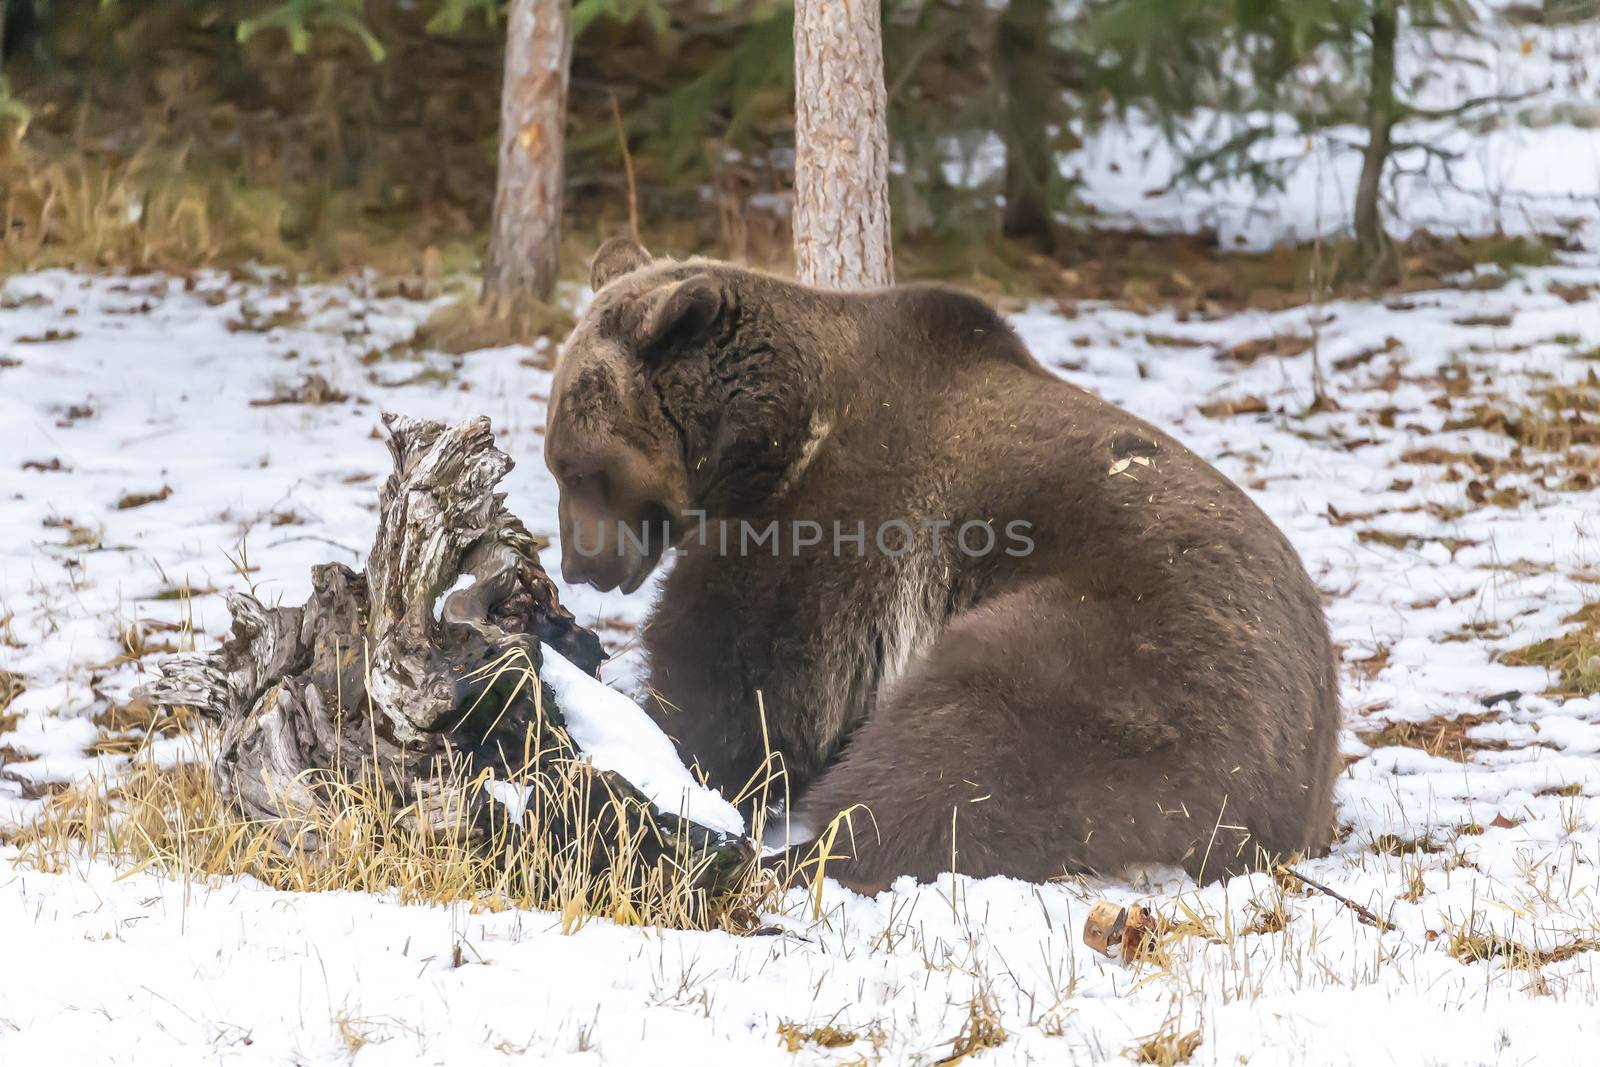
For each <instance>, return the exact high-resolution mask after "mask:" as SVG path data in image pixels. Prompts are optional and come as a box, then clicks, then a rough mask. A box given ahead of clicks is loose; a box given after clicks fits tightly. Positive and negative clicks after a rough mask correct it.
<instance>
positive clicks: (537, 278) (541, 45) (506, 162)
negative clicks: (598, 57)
mask: <svg viewBox="0 0 1600 1067" xmlns="http://www.w3.org/2000/svg"><path fill="white" fill-rule="evenodd" d="M570 6H571V5H570V3H569V0H512V3H511V11H510V16H509V17H508V18H507V20H506V58H505V74H504V82H503V85H502V88H501V93H500V158H499V166H498V169H497V171H496V176H495V194H494V219H493V221H492V222H491V224H490V234H489V254H488V257H487V258H486V259H485V260H484V265H483V296H484V299H486V300H491V301H513V302H514V301H518V300H523V299H526V298H528V297H533V298H535V299H538V300H547V299H549V297H550V295H551V294H552V293H553V292H554V291H555V284H556V269H557V251H558V248H559V246H560V243H561V193H562V183H563V175H564V173H565V168H564V165H563V150H564V149H563V146H564V143H565V132H566V119H567V75H568V68H569V67H570V65H571V59H572V33H571V28H570V23H569V18H570V10H569V9H570Z"/></svg>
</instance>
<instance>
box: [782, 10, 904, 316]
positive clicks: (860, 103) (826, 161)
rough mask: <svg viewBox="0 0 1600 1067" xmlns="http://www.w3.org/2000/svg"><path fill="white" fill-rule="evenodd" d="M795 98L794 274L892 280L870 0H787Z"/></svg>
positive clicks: (859, 282) (869, 282)
mask: <svg viewBox="0 0 1600 1067" xmlns="http://www.w3.org/2000/svg"><path fill="white" fill-rule="evenodd" d="M794 97H795V159H794V247H795V272H796V274H797V276H798V277H799V279H800V280H801V281H802V282H805V283H806V284H808V285H820V286H826V287H829V288H834V289H870V288H877V287H881V286H886V285H892V284H893V283H894V257H893V253H892V250H891V246H890V230H889V133H888V127H887V125H886V115H887V111H888V104H887V101H886V99H885V95H884V85H883V38H882V31H881V28H880V26H879V14H878V4H877V2H876V0H796V3H795V6H794Z"/></svg>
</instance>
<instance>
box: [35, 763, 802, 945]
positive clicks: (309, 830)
mask: <svg viewBox="0 0 1600 1067" xmlns="http://www.w3.org/2000/svg"><path fill="white" fill-rule="evenodd" d="M144 751H146V752H147V751H148V750H147V749H146V750H144ZM210 765H211V761H210V760H209V759H203V760H201V761H200V762H196V763H183V764H179V765H177V766H174V767H167V768H163V767H159V766H157V765H156V764H155V763H154V762H153V761H152V760H151V759H150V758H148V756H147V755H144V754H140V755H137V756H136V757H135V759H134V761H133V763H132V766H131V767H130V768H129V769H128V771H127V772H125V773H124V774H123V775H121V776H120V777H118V778H117V779H116V780H114V781H112V782H109V783H100V782H88V783H84V784H81V785H78V786H74V787H72V788H69V789H67V790H65V791H63V792H61V793H59V794H57V795H55V796H53V797H51V798H49V800H48V801H47V802H46V803H45V805H44V807H43V809H42V810H41V812H40V813H39V814H38V815H37V816H36V817H35V818H34V819H33V820H32V822H31V823H29V824H28V825H26V826H24V827H23V828H22V829H21V830H20V831H18V832H17V834H16V835H15V836H14V839H13V841H12V844H14V845H16V846H17V847H18V848H19V850H20V853H21V860H22V862H24V863H27V864H29V865H30V866H32V867H34V868H36V869H38V870H41V871H47V872H58V871H62V870H65V869H69V868H71V867H73V866H74V865H76V864H79V863H82V862H84V861H86V860H91V859H100V860H108V861H111V862H113V863H116V864H118V865H120V866H123V867H125V868H126V869H127V870H129V871H141V870H156V871H160V872H162V873H164V874H167V875H169V876H171V877H174V878H181V879H186V880H192V881H202V882H205V881H213V880H216V879H222V878H236V877H241V876H249V877H252V878H255V879H258V880H260V881H261V882H263V883H265V884H266V885H268V886H271V887H273V888H275V889H280V890H287V891H293V892H323V891H335V890H346V891H360V892H374V893H388V894H392V895H394V896H395V897H396V898H397V899H398V900H400V901H402V902H405V903H420V904H443V903H454V902H466V903H468V904H470V905H471V906H473V907H475V908H483V909H486V910H501V909H505V908H537V909H543V910H548V911H553V912H556V913H557V914H559V915H560V917H561V927H562V930H563V931H564V932H567V933H570V932H573V931H575V930H577V929H579V928H580V927H582V926H583V924H584V923H585V922H586V921H587V920H588V919H589V918H590V917H593V916H603V917H605V918H609V919H612V920H614V921H617V922H620V923H627V924H638V925H649V926H668V927H675V928H680V929H722V930H729V931H732V932H748V931H749V930H750V929H752V928H754V927H755V926H756V925H758V917H759V915H760V914H761V912H762V910H763V909H764V908H765V907H766V906H767V905H768V903H769V902H771V901H773V900H774V899H775V898H774V895H775V894H776V893H777V892H778V891H779V890H780V889H781V886H780V883H779V881H778V879H777V877H776V876H775V875H774V874H773V873H772V872H770V871H759V870H745V871H737V872H734V873H733V874H731V875H722V876H720V877H716V878H713V877H711V875H712V874H713V873H714V872H713V871H712V864H713V860H714V857H712V856H709V855H691V854H686V853H684V852H682V851H681V850H680V851H679V853H678V854H675V855H669V856H666V857H663V858H661V859H659V860H653V859H651V858H649V852H648V850H646V849H644V848H643V847H642V846H643V844H644V835H645V832H646V830H645V827H644V820H643V819H642V818H639V817H638V816H639V815H640V814H642V813H640V812H638V811H637V810H636V809H637V805H638V802H637V801H632V800H628V799H624V798H621V797H617V796H615V795H613V796H612V797H611V798H610V800H609V801H608V802H603V803H602V805H601V807H602V809H604V810H587V809H588V807H589V805H590V804H591V800H590V798H591V797H592V796H593V795H594V793H593V791H592V790H591V789H589V788H587V777H588V776H589V775H590V774H591V771H590V770H589V768H588V767H587V765H585V764H583V763H581V762H579V761H576V760H569V761H565V762H560V763H557V764H555V765H554V769H553V770H552V769H551V767H550V766H546V768H545V769H544V770H543V771H542V772H541V773H540V774H539V775H537V776H530V777H529V781H530V782H532V783H534V784H535V789H534V791H533V793H532V795H530V797H529V800H528V808H527V816H526V820H525V822H524V823H519V824H512V823H511V822H510V821H509V819H501V820H499V821H497V822H496V824H495V825H494V826H493V828H492V829H490V830H488V831H487V832H485V831H484V830H483V829H482V826H481V824H480V826H479V830H478V832H477V834H476V835H475V834H474V833H473V832H472V831H471V830H470V829H469V825H468V820H467V819H466V817H465V813H464V812H462V813H460V815H459V817H457V818H454V819H448V820H446V825H449V826H451V827H453V828H454V829H452V830H449V831H446V832H439V831H437V830H433V829H430V828H429V827H430V822H429V820H428V819H424V818H418V817H417V816H418V814H419V813H418V812H417V811H415V810H414V809H413V808H397V807H396V806H395V805H394V804H393V803H392V802H391V799H390V798H389V797H388V795H387V793H386V789H385V787H384V786H382V785H381V784H379V783H374V782H373V781H370V780H369V781H361V782H348V781H343V780H339V779H337V778H336V777H335V776H326V777H327V780H325V781H321V782H317V783H311V782H309V781H308V782H307V783H306V785H307V788H308V789H310V790H311V792H312V793H313V795H314V796H315V798H316V800H315V802H314V803H313V804H311V805H310V806H309V808H308V809H307V810H306V814H305V815H304V817H302V818H295V819H267V820H263V819H254V820H252V819H247V818H245V817H243V816H242V815H241V814H240V813H239V812H238V811H237V810H235V808H234V807H232V806H231V805H230V804H229V803H227V801H226V800H225V799H224V797H223V795H222V793H221V792H220V791H219V789H218V785H217V781H216V778H215V777H214V775H213V773H212V771H211V770H210ZM483 784H484V782H483V778H482V777H480V778H479V779H474V780H472V781H464V780H461V779H455V780H452V781H448V782H441V783H439V787H440V788H439V792H440V794H441V795H447V796H457V797H459V796H465V795H467V792H466V791H467V790H470V789H481V788H483ZM558 822H559V823H561V824H562V825H564V826H565V827H567V829H568V832H567V833H564V834H562V835H560V836H559V837H558V836H556V835H552V834H550V833H547V832H545V831H546V829H547V828H548V827H549V826H550V825H552V824H555V823H558ZM286 845H287V846H288V847H285V846H286ZM313 846H314V847H313ZM597 857H598V858H599V859H600V862H595V860H596V858H597Z"/></svg>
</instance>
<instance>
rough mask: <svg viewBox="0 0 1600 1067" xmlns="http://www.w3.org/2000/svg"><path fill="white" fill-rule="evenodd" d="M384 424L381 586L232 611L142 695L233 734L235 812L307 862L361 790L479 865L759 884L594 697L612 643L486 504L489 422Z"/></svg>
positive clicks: (633, 716)
mask: <svg viewBox="0 0 1600 1067" xmlns="http://www.w3.org/2000/svg"><path fill="white" fill-rule="evenodd" d="M384 424H385V426H386V427H387V428H388V430H389V441H388V444H389V450H390V452H391V453H392V454H393V456H394V473H393V474H391V475H390V476H389V479H388V481H387V483H386V484H385V485H384V487H383V491H382V494H381V497H380V509H379V520H378V533H377V538H376V540H375V541H374V543H373V546H372V552H371V554H370V556H369V557H368V560H367V569H366V571H365V573H357V572H355V571H353V570H351V569H350V568H348V567H345V566H343V565H341V564H337V563H329V564H324V565H322V566H319V567H316V568H314V570H313V572H312V587H313V588H312V593H311V598H310V600H308V601H307V602H306V603H305V605H304V606H302V607H267V606H266V605H264V604H262V603H261V602H260V601H258V600H257V599H255V597H253V596H250V595H247V594H245V593H239V592H234V593H229V594H228V595H227V600H228V607H229V610H230V611H231V612H232V615H233V632H232V636H231V637H230V638H229V639H228V640H226V641H224V642H223V645H222V647H221V648H220V649H218V650H217V651H215V652H211V653H205V654H199V653H195V654H186V655H179V656H174V657H171V658H169V659H168V660H167V661H166V662H165V663H163V664H162V666H161V676H160V677H159V678H158V679H157V680H155V681H154V682H152V683H151V684H150V685H149V686H148V687H147V688H146V691H145V693H144V694H143V695H144V696H145V697H146V699H148V700H149V701H150V702H151V703H153V704H157V705H164V706H168V707H176V706H185V707H189V708H193V709H195V710H196V711H198V712H200V713H201V714H202V715H204V716H206V717H207V718H210V719H212V720H214V721H216V722H218V723H219V724H220V725H221V739H220V744H219V748H218V754H217V757H216V763H215V767H214V771H215V776H216V780H217V784H218V788H219V789H220V790H221V792H222V794H223V796H224V798H225V799H226V800H228V801H229V802H230V803H231V804H232V805H234V806H235V807H236V808H237V809H238V810H239V811H240V813H241V814H242V815H243V816H245V817H246V818H248V819H251V820H256V821H260V822H263V823H266V824H268V825H271V826H274V827H276V828H277V830H276V839H277V841H278V844H279V846H280V847H281V848H282V849H284V850H299V851H301V852H304V853H309V854H311V855H312V856H315V855H316V854H317V853H318V852H319V851H325V850H326V849H328V848H330V847H332V846H331V843H330V842H329V841H327V840H325V839H324V835H322V834H321V833H319V831H318V829H317V827H318V826H319V823H318V821H317V820H316V819H314V818H310V817H309V816H311V815H312V813H313V812H314V811H315V810H316V808H317V806H318V805H319V804H322V805H326V804H329V803H333V804H337V803H339V802H340V798H345V799H346V801H347V800H348V797H349V796H350V795H351V791H352V790H358V791H360V795H361V796H362V797H363V798H364V802H366V803H371V802H372V798H373V797H377V798H380V800H379V802H380V803H381V804H382V805H384V806H385V807H386V808H387V809H388V810H389V811H390V812H392V813H393V815H394V817H395V821H396V824H397V825H398V826H399V827H400V828H402V829H403V830H407V831H416V832H419V833H423V834H426V835H429V836H430V839H434V840H441V841H467V842H470V843H471V844H472V845H473V846H474V847H482V848H485V849H498V848H506V847H511V846H515V845H518V844H521V843H526V839H527V835H529V834H539V835H543V839H544V843H547V844H549V845H550V847H552V848H553V849H573V848H576V849H579V850H581V852H582V856H581V862H582V864H583V865H586V866H587V867H588V868H589V869H590V870H592V871H599V870H602V869H604V868H605V867H606V866H607V865H608V864H610V863H613V862H620V858H619V856H618V851H619V848H621V849H623V850H625V851H629V852H631V853H632V857H631V858H632V859H633V860H638V859H643V860H645V861H646V862H647V863H653V862H656V861H658V860H665V861H668V862H673V863H677V864H679V865H680V866H683V867H685V868H693V869H695V870H696V871H697V872H698V873H699V876H701V877H707V878H712V879H715V878H717V877H720V876H721V875H724V874H727V873H729V872H731V871H733V870H734V869H736V868H738V867H739V866H741V865H742V864H743V863H744V862H746V861H747V860H748V859H749V858H750V857H751V856H752V855H753V853H752V852H751V850H750V847H749V846H748V843H747V842H746V841H745V839H744V836H743V835H744V824H743V820H742V818H741V817H740V815H739V813H738V811H737V810H736V809H734V808H733V807H732V806H731V805H730V804H728V803H727V801H725V800H724V799H723V798H722V797H721V796H720V795H719V794H717V793H715V792H712V791H709V790H707V789H704V788H702V787H701V786H699V785H698V784H697V783H696V782H695V780H694V779H693V777H692V776H691V775H690V773H689V772H688V771H687V770H685V769H684V767H683V765H682V763H681V762H680V761H679V759H678V757H677V754H676V752H675V751H674V749H673V746H672V744H671V742H670V741H669V740H668V739H667V738H666V736H665V735H664V734H662V733H661V732H660V730H659V729H658V728H657V727H656V725H655V724H654V723H653V722H652V721H651V720H650V719H649V717H648V716H647V715H645V713H644V712H643V711H642V710H640V709H639V708H638V706H637V705H635V704H634V703H633V702H632V701H630V700H628V699H627V698H626V697H624V696H623V695H621V694H620V693H618V692H616V691H615V690H612V689H610V688H609V687H607V686H605V685H604V684H602V683H601V682H600V681H599V680H598V679H597V678H596V677H595V672H596V671H597V669H598V667H599V665H600V663H601V661H602V660H603V659H604V658H605V657H604V653H603V652H602V651H601V648H600V641H599V639H598V638H597V637H596V636H595V635H594V634H593V633H591V632H590V631H589V630H587V629H585V628H584V627H582V626H580V625H578V623H577V621H576V620H575V619H574V618H573V616H572V614H571V612H569V611H567V610H566V609H564V608H563V607H561V605H560V602H559V601H558V599H557V596H556V589H555V584H554V583H553V582H552V581H551V580H550V577H549V576H548V575H547V574H546V573H545V571H544V569H543V568H542V567H541V566H540V565H539V560H538V544H537V542H536V541H535V540H534V538H533V536H532V535H530V534H529V533H528V531H527V529H526V528H524V526H523V525H522V523H521V522H520V521H519V520H518V519H517V518H516V517H515V516H513V515H512V514H511V513H510V512H508V511H507V510H506V508H505V497H504V494H501V493H495V492H493V491H492V490H493V489H494V487H495V486H496V485H497V484H498V483H499V482H500V480H501V478H503V477H504V476H505V474H506V473H507V472H508V471H509V470H510V469H511V466H512V461H511V458H510V457H509V456H507V455H506V454H505V453H504V452H501V451H500V450H499V449H497V448H495V447H494V435H493V433H492V432H491V430H490V428H489V422H488V420H487V419H482V418H480V419H475V420H473V421H471V422H466V423H462V424H459V425H456V426H448V427H447V426H445V425H444V424H442V423H439V422H435V421H431V420H426V419H413V418H407V417H403V416H397V415H385V416H384ZM321 825H325V823H323V824H321Z"/></svg>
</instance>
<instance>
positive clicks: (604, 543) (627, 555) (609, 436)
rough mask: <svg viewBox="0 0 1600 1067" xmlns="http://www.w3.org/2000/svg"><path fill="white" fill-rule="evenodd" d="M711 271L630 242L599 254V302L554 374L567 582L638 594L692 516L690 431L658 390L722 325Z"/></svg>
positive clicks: (553, 442) (720, 297) (552, 420)
mask: <svg viewBox="0 0 1600 1067" xmlns="http://www.w3.org/2000/svg"><path fill="white" fill-rule="evenodd" d="M704 266H705V267H707V268H711V269H710V270H701V269H697V266H696V264H695V263H693V262H690V263H678V262H676V261H673V260H653V259H651V257H650V255H649V253H648V252H646V251H645V250H644V249H643V248H641V247H640V246H639V245H638V244H637V243H635V242H633V241H630V240H627V239H626V238H612V239H611V240H609V241H607V242H605V243H604V244H603V245H601V246H600V249H599V250H598V251H597V252H596V253H595V257H594V263H593V265H592V267H591V271H590V282H591V284H592V285H593V287H594V291H595V297H594V302H593V303H592V304H591V305H590V306H589V309H588V310H587V311H586V312H585V313H584V315H583V317H582V319H581V320H580V321H579V322H578V324H577V326H576V327H575V328H574V329H573V331H572V334H571V336H569V337H568V339H567V342H566V345H565V348H564V350H563V351H562V354H561V357H560V360H559V362H558V363H557V365H556V372H555V380H554V383H553V385H552V388H551V391H550V405H549V410H548V416H547V421H546V426H545V445H544V458H545V464H546V465H547V466H548V467H549V468H550V472H551V473H552V474H554V475H555V478H556V481H557V483H558V484H559V486H560V489H561V507H560V518H561V573H562V575H563V576H564V577H565V578H566V580H567V581H569V582H586V583H588V584H589V585H592V586H594V587H595V588H596V589H600V590H602V591H609V590H612V589H618V588H620V589H621V590H622V591H623V592H624V593H631V592H633V590H635V589H637V588H638V587H639V585H640V584H641V583H642V582H643V581H644V580H645V578H646V577H647V576H648V575H649V574H650V572H651V571H652V570H653V569H654V568H655V566H656V564H657V563H658V562H659V561H660V559H661V556H662V555H663V553H665V551H666V550H667V548H668V547H669V545H670V544H671V543H672V542H673V539H674V537H676V536H677V531H681V529H682V527H683V524H684V522H685V519H686V512H687V511H688V510H689V508H690V507H691V506H692V502H691V496H690V488H691V486H690V482H691V478H690V472H689V471H688V470H687V466H686V461H685V454H686V453H685V445H684V432H685V430H684V427H683V426H682V425H681V424H679V423H677V422H675V420H674V418H673V417H672V414H671V412H670V411H669V405H668V404H667V403H665V402H664V401H663V399H662V397H661V395H660V393H659V391H658V389H657V387H656V384H655V381H654V379H656V378H657V377H658V374H659V371H660V369H661V367H662V365H663V364H664V363H665V362H666V361H668V360H671V359H673V358H674V357H675V356H676V355H678V354H680V353H681V351H682V350H683V349H685V348H686V347H693V346H696V345H697V344H701V343H702V342H704V340H705V338H706V335H707V333H708V332H709V331H710V330H711V328H712V327H713V325H714V324H715V323H716V321H717V319H718V317H719V316H720V315H721V314H722V311H723V307H724V300H725V288H724V279H723V278H721V277H720V276H719V275H718V274H717V273H716V272H715V266H716V265H714V264H704Z"/></svg>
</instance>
